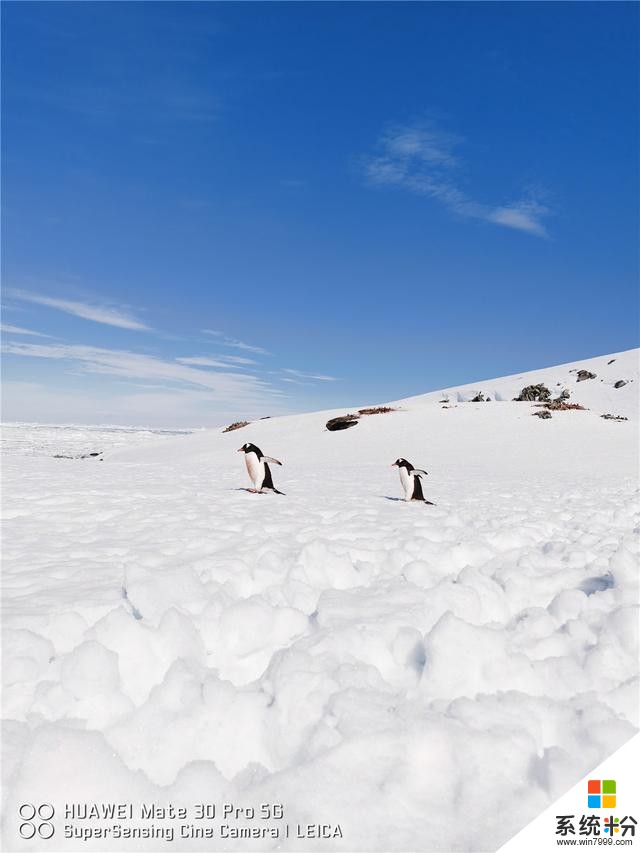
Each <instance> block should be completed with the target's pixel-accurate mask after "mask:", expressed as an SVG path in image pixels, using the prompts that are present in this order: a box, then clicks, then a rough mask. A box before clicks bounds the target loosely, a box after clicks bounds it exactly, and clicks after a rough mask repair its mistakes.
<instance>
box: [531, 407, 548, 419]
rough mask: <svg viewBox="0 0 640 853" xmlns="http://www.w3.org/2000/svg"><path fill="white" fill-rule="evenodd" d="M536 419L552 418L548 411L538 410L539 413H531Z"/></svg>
mask: <svg viewBox="0 0 640 853" xmlns="http://www.w3.org/2000/svg"><path fill="white" fill-rule="evenodd" d="M533 414H534V415H535V416H536V417H537V418H545V419H546V418H550V417H552V415H551V412H550V411H549V410H548V409H540V411H539V412H534V413H533Z"/></svg>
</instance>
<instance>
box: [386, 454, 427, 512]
mask: <svg viewBox="0 0 640 853" xmlns="http://www.w3.org/2000/svg"><path fill="white" fill-rule="evenodd" d="M391 467H392V468H397V469H398V473H399V474H400V482H401V483H402V487H403V489H404V499H405V501H421V502H422V503H425V504H429V505H430V506H435V504H434V503H433V501H428V500H427V499H426V498H425V496H424V494H423V492H422V483H421V482H420V478H421V477H422V475H423V474H424V475H425V477H426V476H428V474H427V472H426V471H423V470H422V469H421V468H414V467H413V465H412V464H411V462H407V460H406V459H402V458H400V459H396V461H395V462H394V463H393V464H392V466H391Z"/></svg>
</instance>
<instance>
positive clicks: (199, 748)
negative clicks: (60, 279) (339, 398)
mask: <svg viewBox="0 0 640 853" xmlns="http://www.w3.org/2000/svg"><path fill="white" fill-rule="evenodd" d="M612 358H615V359H616V361H615V362H613V364H611V365H607V362H608V361H610V360H611V359H612ZM577 369H588V370H591V371H592V372H594V373H596V374H597V377H596V379H591V380H586V381H584V382H580V383H577V382H575V379H574V376H575V374H573V373H572V372H571V371H572V370H577ZM601 379H602V380H603V381H602V382H601V381H600V380H601ZM618 379H624V380H626V381H627V382H628V384H627V385H625V386H624V387H622V388H619V389H614V388H613V383H614V382H616V381H617V380H618ZM541 381H542V382H546V383H547V385H548V387H549V388H550V389H551V390H552V391H554V392H555V390H556V389H557V390H558V391H560V390H561V388H563V387H567V388H569V390H570V391H571V401H573V402H580V403H582V404H584V405H585V406H587V407H588V410H587V411H564V412H554V413H553V417H552V418H551V419H550V420H540V419H539V418H537V417H533V416H532V412H534V411H536V407H535V406H533V405H532V404H530V403H513V402H510V400H511V397H513V396H515V395H516V394H517V393H518V392H519V391H520V390H521V388H522V386H523V385H526V384H532V383H537V382H541ZM558 382H560V386H558V385H557V383H558ZM552 385H553V388H552ZM639 386H640V379H639V377H638V351H631V352H628V353H618V354H614V355H611V356H603V357H602V358H600V359H591V360H588V361H584V362H576V363H575V364H573V365H563V366H561V367H558V368H547V369H545V370H541V371H534V372H532V373H529V374H522V375H521V376H519V377H506V378H503V379H497V380H493V381H490V382H484V383H476V384H474V385H473V386H465V387H463V388H458V389H445V390H447V391H448V397H449V400H450V403H449V404H448V407H447V408H444V407H443V405H441V404H440V403H439V402H438V401H439V400H441V399H443V392H433V393H431V394H427V395H422V396H420V397H415V398H410V399H407V400H403V401H400V403H399V404H398V406H399V409H400V410H399V411H397V412H393V413H390V414H384V415H373V416H368V417H363V418H362V419H361V421H360V422H359V423H358V425H357V426H355V427H353V428H351V429H349V430H347V431H344V432H337V433H329V432H327V431H326V430H325V428H324V424H325V422H326V420H327V419H328V418H329V417H331V416H333V415H337V414H343V413H344V410H340V411H335V412H321V413H313V414H306V415H298V416H290V417H286V418H274V419H270V420H264V421H260V422H258V423H255V424H252V425H250V426H248V427H245V428H243V429H241V430H238V431H236V432H233V433H228V434H222V433H220V432H219V431H213V430H206V431H202V432H198V433H194V434H192V435H188V436H179V437H175V438H171V439H167V440H161V441H157V440H155V439H154V441H153V442H149V443H140V444H136V445H135V446H132V447H131V448H129V449H125V450H114V451H111V452H109V453H107V454H106V455H105V461H104V462H100V461H97V460H94V459H88V460H77V459H72V460H68V459H55V460H54V459H45V458H34V457H25V456H24V455H23V456H21V457H18V456H14V457H11V456H9V457H7V458H6V459H5V494H6V495H8V496H9V499H8V502H7V509H6V512H5V517H6V519H7V524H8V532H7V535H6V538H5V575H4V589H3V592H4V596H5V601H6V611H5V614H6V615H5V617H4V631H5V637H4V646H5V655H4V667H3V668H4V673H3V677H4V682H5V689H4V699H3V706H4V716H5V717H6V718H7V720H6V722H5V729H4V737H3V752H4V761H3V767H2V769H3V773H4V774H5V784H4V786H3V790H4V797H5V815H6V819H5V825H4V831H5V835H4V846H5V849H10V850H13V849H20V850H35V849H47V850H50V851H51V850H73V849H94V850H112V849H114V850H120V849H148V850H157V849H164V848H165V846H166V841H158V839H157V838H149V839H138V840H136V841H132V842H125V841H122V840H117V839H115V838H114V837H113V836H107V837H106V839H105V838H102V839H95V840H93V841H88V842H81V841H79V840H74V839H62V838H61V833H62V831H63V824H64V821H61V822H60V824H59V825H57V834H56V842H54V840H53V839H52V840H50V841H46V842H43V841H41V842H39V845H40V846H38V843H37V842H36V841H35V840H34V841H31V842H26V841H24V840H22V839H18V838H17V836H16V832H17V824H18V818H17V808H18V804H19V803H23V802H51V803H54V804H55V805H56V808H57V809H58V810H59V809H60V808H62V805H63V803H64V802H65V801H73V802H86V801H98V802H101V801H117V802H122V801H123V800H126V801H133V802H135V803H138V802H140V801H145V802H157V803H166V802H169V801H171V802H173V803H174V804H183V803H184V804H186V805H190V804H193V803H196V802H212V803H218V804H221V803H224V802H232V803H235V804H239V805H244V806H252V805H253V806H258V807H259V805H260V804H261V803H282V804H284V811H285V817H284V818H283V819H282V820H280V821H278V820H267V821H260V820H258V819H256V820H253V821H252V820H250V819H246V817H241V818H240V819H239V820H237V821H233V820H226V822H225V821H222V820H220V819H219V816H218V817H217V818H216V819H215V820H213V821H210V822H209V823H208V826H209V827H210V828H211V830H212V832H213V837H212V838H208V839H196V840H192V839H186V838H185V839H183V840H181V841H180V842H178V843H177V845H176V846H174V849H184V850H188V849H201V850H205V849H206V850H214V849H220V850H222V849H225V850H234V849H235V850H263V849H279V850H299V849H305V850H314V849H321V850H329V849H330V850H493V849H496V848H497V847H499V846H500V845H501V844H502V843H503V842H504V841H505V840H506V839H507V838H509V837H510V836H511V835H513V834H514V833H515V832H517V831H518V830H519V829H520V828H521V827H522V826H524V825H525V824H526V823H527V822H528V821H529V820H531V819H532V818H533V817H534V816H535V815H536V814H538V813H539V812H540V811H542V809H544V808H545V807H546V806H547V805H548V804H549V803H551V802H552V801H553V800H554V798H556V797H557V796H559V795H560V794H561V793H562V792H564V791H565V790H567V789H568V788H569V787H570V786H571V785H572V784H574V783H575V782H576V781H577V780H578V779H579V778H580V777H581V776H582V775H584V774H585V773H587V772H588V771H589V770H590V769H591V768H592V767H593V766H595V765H596V764H597V763H598V762H599V761H601V760H602V759H603V758H604V757H605V756H606V755H608V754H609V753H610V752H611V751H613V749H615V748H616V747H617V746H618V745H620V744H621V743H622V742H624V741H625V740H626V739H628V738H629V737H630V736H631V735H632V734H633V732H634V731H635V730H636V728H637V726H638V693H637V689H638V680H637V649H638V635H637V601H638V588H637V550H638V548H637V538H635V537H634V535H633V530H634V527H637V525H638V505H637V473H638V455H637V439H638V422H637V402H638V387H639ZM478 390H482V391H483V392H484V393H485V395H487V394H488V395H490V396H491V397H492V398H493V401H492V402H491V403H470V402H463V400H464V399H465V398H466V397H467V396H474V395H475V393H476V392H477V391H478ZM471 392H473V393H471ZM500 397H502V398H503V401H500V400H499V398H500ZM605 412H611V413H613V414H623V415H625V416H627V417H629V420H627V421H621V422H614V421H608V420H603V419H602V418H601V417H600V415H601V414H603V413H605ZM245 441H253V442H254V443H256V444H258V445H259V446H260V447H261V448H262V449H263V451H264V452H265V453H267V454H269V455H272V456H275V457H277V458H279V459H281V460H282V461H283V463H284V465H283V467H282V468H275V469H274V479H275V483H276V486H278V488H280V489H282V491H283V492H285V493H286V496H284V497H281V496H277V495H252V494H249V493H247V492H246V491H244V490H243V489H244V487H245V486H247V485H248V484H249V483H248V479H247V475H246V471H245V470H244V463H243V459H242V457H241V456H240V454H237V453H235V450H236V449H237V448H238V447H239V446H240V445H241V444H243V443H244V442H245ZM400 455H402V456H405V457H407V458H408V459H410V460H411V461H412V462H414V464H416V465H417V466H419V467H424V468H426V470H427V471H429V476H428V478H427V479H426V481H425V492H426V494H427V496H428V497H429V498H430V499H431V500H433V501H435V502H436V506H435V507H426V506H424V505H417V504H415V505H407V504H405V503H404V502H401V501H399V500H397V498H398V497H399V496H400V494H401V492H400V484H399V481H398V476H397V471H396V469H392V468H390V467H389V466H390V463H391V462H393V461H394V460H395V459H396V458H397V457H398V456H400ZM123 586H124V587H125V588H126V595H127V597H126V598H123V594H122V588H123ZM192 817H193V815H190V819H189V820H187V821H183V823H187V824H195V823H198V822H197V821H194V820H192V819H191V818H192ZM113 823H114V821H113V820H110V821H106V822H104V823H96V822H94V824H92V825H93V826H104V827H109V826H112V825H113ZM133 823H136V821H133ZM179 823H180V822H177V823H173V824H170V823H169V822H166V823H163V821H162V820H160V819H158V820H155V821H154V825H155V826H156V827H158V828H163V827H167V828H168V827H170V826H173V827H174V829H175V831H176V832H178V826H179ZM223 823H224V824H225V825H228V826H230V827H231V828H234V827H236V828H238V827H241V828H244V829H247V828H248V829H251V828H252V827H253V828H256V827H257V828H259V829H260V828H265V827H268V828H271V829H275V830H279V832H280V835H279V836H278V837H273V836H272V835H269V836H268V837H260V838H252V839H247V838H244V839H242V840H238V841H236V840H233V839H229V838H221V837H220V833H221V832H223V830H222V828H221V827H222V825H223ZM309 823H322V824H331V826H332V828H333V829H332V832H335V827H336V825H339V827H340V832H341V833H342V837H337V838H333V839H332V840H330V841H329V840H318V839H315V840H314V839H309V838H307V839H306V840H304V841H301V840H300V839H299V838H296V837H295V834H296V829H295V828H296V826H297V824H301V825H306V824H309ZM137 824H138V825H144V826H146V827H147V828H148V826H149V821H148V820H147V821H146V823H145V822H144V821H140V820H138V821H137ZM285 824H287V825H289V826H290V831H291V835H290V836H289V837H286V836H285V835H284V831H283V826H284V825H285ZM76 825H77V826H84V827H87V826H90V825H91V824H90V823H89V822H85V823H82V822H77V824H76ZM130 825H132V824H130ZM127 845H128V846H127Z"/></svg>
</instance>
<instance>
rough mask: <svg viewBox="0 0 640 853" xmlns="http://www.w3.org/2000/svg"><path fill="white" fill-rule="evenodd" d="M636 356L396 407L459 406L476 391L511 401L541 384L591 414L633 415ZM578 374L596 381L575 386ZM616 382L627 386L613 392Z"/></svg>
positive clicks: (478, 385)
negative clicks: (563, 392)
mask: <svg viewBox="0 0 640 853" xmlns="http://www.w3.org/2000/svg"><path fill="white" fill-rule="evenodd" d="M638 353H639V350H637V349H633V350H627V351H626V352H618V353H613V354H611V355H606V356H599V357H598V358H586V359H583V360H582V361H574V362H570V363H568V364H561V365H558V366H556V367H546V368H542V369H541V370H530V371H528V372H526V373H516V374H514V375H512V376H503V377H501V378H500V379H488V380H484V381H481V382H474V383H471V384H468V385H459V386H456V387H453V388H445V389H443V390H442V391H431V392H430V393H428V394H420V395H418V396H417V397H408V398H407V399H405V400H401V401H400V403H401V404H402V405H407V406H416V405H420V404H422V403H433V402H436V401H438V400H441V399H444V398H448V399H449V400H450V401H451V402H453V403H455V402H462V401H466V400H472V399H473V398H474V397H475V396H476V394H477V393H478V392H479V391H482V393H483V394H484V396H485V397H491V398H492V399H493V400H503V401H504V400H513V398H514V397H517V396H518V395H519V393H520V391H521V390H522V388H523V387H525V386H526V385H536V384H538V383H540V382H543V383H544V384H545V385H546V386H547V388H548V389H549V390H550V391H551V392H552V395H553V396H557V393H559V392H560V391H561V390H562V389H565V388H566V389H567V390H568V391H569V392H570V394H571V397H570V402H574V403H580V404H581V405H583V406H587V407H588V408H591V409H594V410H596V409H601V410H602V412H601V413H603V412H611V413H612V414H621V415H627V416H628V415H637V414H638V386H637V383H638V377H639V375H640V363H639V357H638ZM579 370H586V371H589V372H590V373H594V374H595V377H596V378H595V379H585V380H582V381H581V382H579V381H578V378H577V373H578V371H579ZM619 381H622V382H626V383H627V384H626V385H625V386H623V387H621V388H615V387H614V386H615V384H616V382H619Z"/></svg>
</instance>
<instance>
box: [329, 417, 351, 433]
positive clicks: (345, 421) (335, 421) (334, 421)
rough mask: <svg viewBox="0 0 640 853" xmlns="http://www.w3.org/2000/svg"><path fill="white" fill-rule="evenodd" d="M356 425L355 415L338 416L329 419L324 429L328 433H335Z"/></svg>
mask: <svg viewBox="0 0 640 853" xmlns="http://www.w3.org/2000/svg"><path fill="white" fill-rule="evenodd" d="M357 423H358V416H357V415H340V416H339V417H337V418H331V420H329V421H327V423H326V427H327V429H328V430H329V432H336V431H337V430H341V429H349V427H352V426H355V425H356V424H357Z"/></svg>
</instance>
